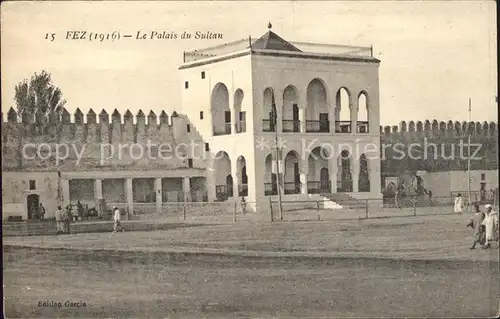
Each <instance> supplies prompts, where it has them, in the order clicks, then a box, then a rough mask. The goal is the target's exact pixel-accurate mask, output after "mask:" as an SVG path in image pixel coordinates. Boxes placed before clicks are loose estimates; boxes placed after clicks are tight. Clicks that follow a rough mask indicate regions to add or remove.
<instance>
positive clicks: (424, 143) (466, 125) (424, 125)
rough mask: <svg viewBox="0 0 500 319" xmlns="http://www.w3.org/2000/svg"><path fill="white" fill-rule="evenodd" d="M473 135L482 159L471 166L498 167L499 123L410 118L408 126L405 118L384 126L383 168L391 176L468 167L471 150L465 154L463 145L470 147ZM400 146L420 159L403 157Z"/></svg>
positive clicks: (382, 136) (382, 132) (476, 156)
mask: <svg viewBox="0 0 500 319" xmlns="http://www.w3.org/2000/svg"><path fill="white" fill-rule="evenodd" d="M469 136H470V139H471V143H472V150H471V152H474V150H475V149H477V153H476V154H475V155H474V156H475V158H477V159H478V160H473V161H471V168H472V169H486V170H490V169H498V158H497V157H498V156H497V150H498V140H497V139H498V126H497V123H494V122H490V123H488V122H483V123H480V122H465V121H464V122H458V121H455V122H452V121H448V122H443V121H441V122H438V121H437V120H433V121H429V120H426V121H423V122H422V121H417V122H414V121H410V122H409V123H408V125H407V123H406V122H405V121H402V122H400V124H399V126H398V125H394V126H380V141H381V145H382V150H381V151H382V162H381V165H382V171H383V172H384V174H389V175H390V174H391V173H393V174H394V173H400V172H403V171H405V170H410V171H417V170H425V171H429V172H436V171H453V170H466V169H467V166H468V160H467V158H465V157H464V155H463V154H467V153H463V154H462V152H465V151H463V150H462V147H465V148H464V149H466V148H467V144H468V137H469ZM396 145H400V146H401V147H402V149H401V151H403V152H404V153H405V154H409V153H413V156H416V158H409V157H408V156H407V157H406V158H405V159H404V160H401V159H400V155H401V153H400V152H398V151H395V150H394V147H395V146H396ZM391 146H393V147H391ZM410 148H412V151H410ZM424 155H426V156H424Z"/></svg>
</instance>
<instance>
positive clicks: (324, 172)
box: [319, 167, 330, 193]
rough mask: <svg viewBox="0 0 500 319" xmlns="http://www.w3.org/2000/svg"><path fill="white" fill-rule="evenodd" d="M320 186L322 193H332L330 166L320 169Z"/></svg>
mask: <svg viewBox="0 0 500 319" xmlns="http://www.w3.org/2000/svg"><path fill="white" fill-rule="evenodd" d="M319 175H320V177H319V178H320V180H319V187H320V192H321V193H330V173H329V172H328V168H326V167H323V168H322V169H321V171H320V174H319Z"/></svg>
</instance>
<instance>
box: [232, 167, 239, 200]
mask: <svg viewBox="0 0 500 319" xmlns="http://www.w3.org/2000/svg"><path fill="white" fill-rule="evenodd" d="M231 174H232V176H233V197H234V198H238V197H239V196H240V191H239V186H240V178H239V176H238V174H236V173H231Z"/></svg>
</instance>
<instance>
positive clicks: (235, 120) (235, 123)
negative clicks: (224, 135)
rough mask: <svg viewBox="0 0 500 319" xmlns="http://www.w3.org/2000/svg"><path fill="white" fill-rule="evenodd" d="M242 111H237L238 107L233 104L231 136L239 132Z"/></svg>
mask: <svg viewBox="0 0 500 319" xmlns="http://www.w3.org/2000/svg"><path fill="white" fill-rule="evenodd" d="M239 111H240V110H238V109H236V105H234V104H233V107H232V108H231V134H233V135H234V134H236V133H237V132H238V127H239V125H240V112H239Z"/></svg>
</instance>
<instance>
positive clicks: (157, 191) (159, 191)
mask: <svg viewBox="0 0 500 319" xmlns="http://www.w3.org/2000/svg"><path fill="white" fill-rule="evenodd" d="M155 194H156V213H158V214H160V213H161V212H162V204H163V196H162V195H163V194H162V185H161V178H155Z"/></svg>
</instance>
